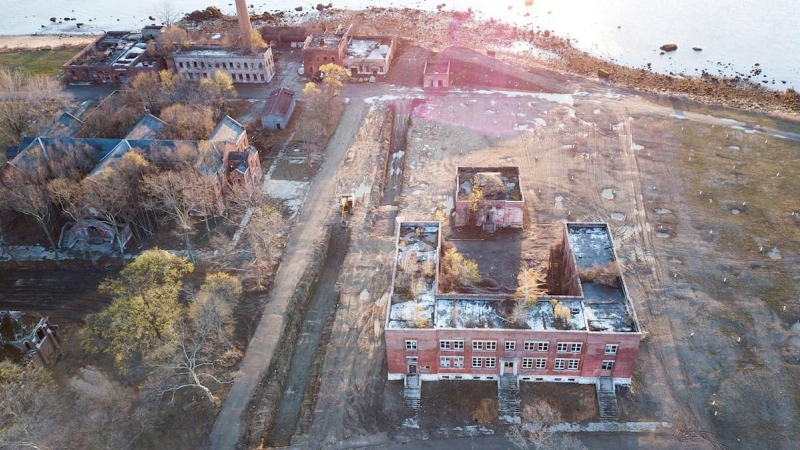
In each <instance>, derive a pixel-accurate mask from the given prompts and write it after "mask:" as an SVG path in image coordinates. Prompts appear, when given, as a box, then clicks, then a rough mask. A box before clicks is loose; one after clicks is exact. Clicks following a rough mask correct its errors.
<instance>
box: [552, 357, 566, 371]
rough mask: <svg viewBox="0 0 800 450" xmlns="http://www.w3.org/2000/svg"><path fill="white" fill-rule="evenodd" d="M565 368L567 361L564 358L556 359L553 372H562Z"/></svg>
mask: <svg viewBox="0 0 800 450" xmlns="http://www.w3.org/2000/svg"><path fill="white" fill-rule="evenodd" d="M565 367H567V360H566V359H564V358H556V360H555V363H554V364H553V370H564V368H565Z"/></svg>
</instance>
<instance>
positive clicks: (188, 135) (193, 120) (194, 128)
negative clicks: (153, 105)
mask: <svg viewBox="0 0 800 450" xmlns="http://www.w3.org/2000/svg"><path fill="white" fill-rule="evenodd" d="M161 120H163V121H164V122H166V124H167V128H166V130H164V137H165V138H166V139H191V140H198V139H208V136H209V135H210V134H211V131H212V130H214V112H213V111H212V110H211V107H209V106H205V105H184V104H180V103H176V104H174V105H170V106H167V107H166V108H164V111H163V112H162V113H161Z"/></svg>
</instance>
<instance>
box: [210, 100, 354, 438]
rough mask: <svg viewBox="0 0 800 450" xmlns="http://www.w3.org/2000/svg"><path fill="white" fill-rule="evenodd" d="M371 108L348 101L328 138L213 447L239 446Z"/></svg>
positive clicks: (216, 427) (225, 405)
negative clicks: (338, 178) (339, 177)
mask: <svg viewBox="0 0 800 450" xmlns="http://www.w3.org/2000/svg"><path fill="white" fill-rule="evenodd" d="M366 111H367V105H366V104H365V103H363V102H351V103H350V104H348V106H347V108H346V109H345V112H344V115H343V117H342V120H341V121H340V123H339V126H338V127H337V128H336V131H335V132H334V134H333V136H332V137H331V139H330V142H329V143H328V147H327V149H326V155H325V161H324V162H323V164H322V167H321V168H320V171H319V173H318V174H317V176H316V177H315V181H314V183H313V184H312V186H311V188H310V191H309V193H308V196H307V198H306V202H305V204H304V205H303V206H302V207H301V210H300V213H299V214H298V220H297V224H296V225H295V227H294V230H293V232H292V234H291V236H290V238H289V242H288V244H287V246H286V250H285V252H284V258H283V261H282V264H281V265H280V267H279V268H278V272H277V274H276V276H275V284H274V285H273V287H272V289H271V290H270V292H269V295H268V298H267V303H266V307H265V309H264V315H263V316H262V318H261V322H260V323H259V325H258V328H257V329H256V332H255V334H254V335H253V338H252V339H251V340H250V345H249V346H248V347H247V352H246V353H245V356H244V359H243V361H242V364H241V368H240V372H241V375H240V376H239V378H237V379H236V382H234V384H233V387H232V388H231V391H230V393H229V394H228V396H227V398H226V399H225V402H224V403H223V404H222V407H221V409H220V412H219V415H218V417H217V421H216V423H215V424H214V428H213V430H212V431H211V436H210V438H209V439H210V441H209V442H210V447H211V448H212V449H219V450H230V449H232V448H236V446H237V443H238V442H239V441H240V440H241V438H242V436H243V434H244V430H243V424H244V420H243V419H244V414H245V408H246V407H247V405H248V403H249V402H250V399H251V397H252V396H253V392H254V391H255V388H256V386H257V385H258V383H259V382H260V381H261V379H262V378H263V377H264V375H265V372H266V370H267V368H268V367H269V364H270V361H271V360H272V355H273V353H274V351H275V347H276V346H277V343H278V341H279V340H280V337H281V334H282V332H283V328H284V325H285V322H286V317H287V314H290V313H291V312H290V311H286V306H287V302H288V300H289V299H290V298H291V296H292V294H293V293H294V290H295V287H296V286H297V282H298V280H299V279H300V277H301V276H302V274H303V272H304V270H305V268H306V266H308V262H309V261H310V258H311V257H312V255H313V252H314V248H315V247H316V246H317V244H318V242H319V239H320V238H321V236H322V235H323V227H324V226H325V224H326V223H328V222H329V220H330V217H331V213H332V212H333V210H334V208H333V206H334V200H335V199H334V195H332V194H333V193H334V191H335V189H334V186H335V184H334V180H335V174H336V171H337V169H338V168H339V165H340V163H341V161H342V158H343V157H344V155H345V153H346V152H347V149H348V147H349V144H350V141H351V140H352V138H353V135H354V134H355V132H356V131H357V130H358V128H359V124H360V123H361V120H362V119H363V117H364V114H365V113H366Z"/></svg>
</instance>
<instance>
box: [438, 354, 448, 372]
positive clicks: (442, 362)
mask: <svg viewBox="0 0 800 450" xmlns="http://www.w3.org/2000/svg"><path fill="white" fill-rule="evenodd" d="M439 367H440V368H442V369H448V368H450V357H449V356H440V357H439Z"/></svg>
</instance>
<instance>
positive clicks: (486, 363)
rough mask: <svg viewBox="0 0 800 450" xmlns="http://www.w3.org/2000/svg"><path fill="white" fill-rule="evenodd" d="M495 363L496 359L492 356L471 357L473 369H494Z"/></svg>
mask: <svg viewBox="0 0 800 450" xmlns="http://www.w3.org/2000/svg"><path fill="white" fill-rule="evenodd" d="M496 364H497V359H496V358H494V357H487V358H484V357H481V356H474V357H473V358H472V368H473V369H480V368H481V367H486V368H487V369H494V368H495V365H496Z"/></svg>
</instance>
